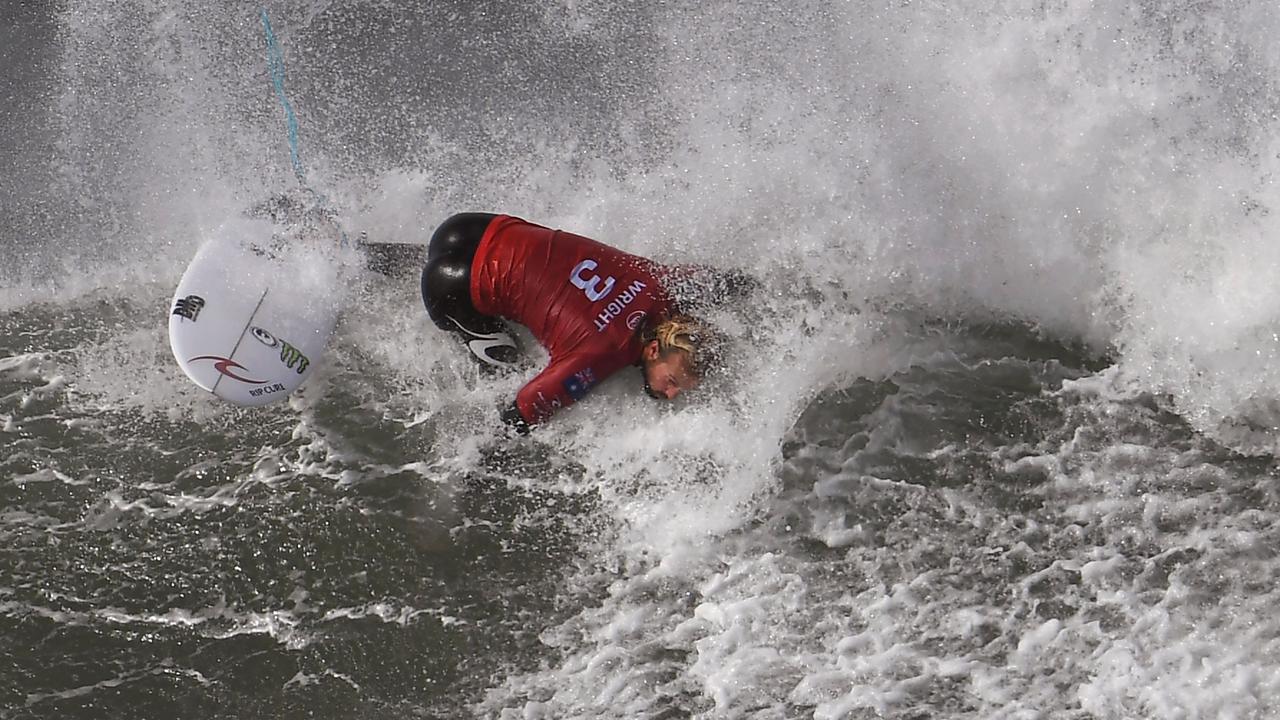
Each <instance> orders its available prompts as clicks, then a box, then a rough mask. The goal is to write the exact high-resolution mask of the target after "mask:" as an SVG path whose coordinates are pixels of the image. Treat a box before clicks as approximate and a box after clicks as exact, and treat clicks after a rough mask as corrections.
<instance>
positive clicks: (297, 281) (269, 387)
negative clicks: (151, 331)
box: [169, 219, 343, 406]
mask: <svg viewBox="0 0 1280 720" xmlns="http://www.w3.org/2000/svg"><path fill="white" fill-rule="evenodd" d="M279 229H280V228H279V227H278V226H276V225H274V224H273V223H271V222H270V221H267V220H260V219H242V220H237V221H235V222H232V223H229V224H227V225H225V226H223V227H222V228H221V229H220V230H219V231H218V232H217V233H216V234H215V235H214V237H212V238H211V239H209V240H208V241H206V242H205V244H204V245H203V246H201V248H200V250H199V251H198V252H197V253H196V256H195V257H194V258H193V259H192V260H191V264H190V265H189V266H187V270H186V272H185V273H183V275H182V280H181V281H180V282H179V283H178V288H177V290H176V291H175V292H174V295H173V303H172V304H171V305H170V308H169V344H170V346H171V347H172V349H173V355H174V358H176V359H177V361H178V365H179V366H180V367H181V368H182V370H183V371H184V372H185V373H186V374H187V376H188V377H190V378H191V380H192V381H193V382H195V384H196V385H198V386H200V387H201V388H203V389H205V390H207V391H209V392H211V393H213V394H214V395H216V396H217V397H219V398H221V399H223V400H226V401H228V402H231V403H234V404H236V405H249V406H253V405H266V404H267V403H270V402H274V401H277V400H280V399H282V398H285V397H287V396H288V395H289V394H290V393H292V392H293V391H294V390H296V389H297V388H298V387H299V386H300V385H302V384H303V383H304V382H305V381H306V379H307V378H308V377H310V376H311V374H312V373H313V372H314V371H315V369H316V366H317V364H318V363H319V361H320V357H321V355H322V353H323V352H324V348H325V344H326V343H327V342H328V340H329V336H330V334H332V332H333V328H334V325H335V324H336V323H337V319H338V313H339V311H340V310H341V307H342V297H343V282H342V279H341V274H342V265H341V263H340V258H339V257H338V256H337V254H336V252H335V250H336V248H335V243H332V242H327V241H324V240H321V239H319V238H313V239H310V240H308V239H306V238H300V237H294V238H285V239H284V241H283V242H282V238H280V237H278V232H277V231H278V230H279Z"/></svg>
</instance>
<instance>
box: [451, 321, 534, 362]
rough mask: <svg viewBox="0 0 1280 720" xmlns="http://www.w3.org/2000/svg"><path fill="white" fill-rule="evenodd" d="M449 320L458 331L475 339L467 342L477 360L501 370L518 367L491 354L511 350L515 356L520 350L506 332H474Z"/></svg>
mask: <svg viewBox="0 0 1280 720" xmlns="http://www.w3.org/2000/svg"><path fill="white" fill-rule="evenodd" d="M449 320H450V321H451V322H452V323H453V324H454V325H457V326H458V329H459V330H461V331H462V332H463V333H464V334H466V335H468V336H470V337H471V338H473V339H471V340H468V341H467V349H468V350H470V351H471V354H472V355H475V356H476V357H477V358H479V359H480V361H481V362H484V363H486V364H489V365H493V366H495V367H501V368H513V367H515V366H516V364H515V363H510V362H503V361H502V360H499V359H497V358H495V357H493V356H492V355H490V354H489V351H490V350H494V349H497V348H511V350H512V351H513V352H512V354H515V352H517V351H518V348H517V347H516V343H515V341H514V340H512V339H511V336H510V335H508V334H506V333H504V332H496V333H478V332H473V331H471V330H468V329H467V328H465V327H463V326H462V323H460V322H458V321H457V320H454V319H453V318H451V317H450V318H449Z"/></svg>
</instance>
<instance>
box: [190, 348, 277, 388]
mask: <svg viewBox="0 0 1280 720" xmlns="http://www.w3.org/2000/svg"><path fill="white" fill-rule="evenodd" d="M199 360H212V361H213V369H214V370H217V371H218V372H220V373H222V374H223V375H225V376H227V377H229V378H231V379H232V380H236V381H239V382H242V383H248V384H249V385H265V384H266V383H267V381H266V380H254V379H252V378H247V377H240V376H239V375H237V374H235V373H234V372H232V371H233V370H244V371H246V372H247V371H248V370H249V368H247V367H245V366H243V365H241V364H240V363H238V362H236V361H235V360H232V359H231V358H224V357H220V356H218V355H201V356H199V357H193V358H191V359H190V360H188V361H187V362H192V363H193V362H197V361H199Z"/></svg>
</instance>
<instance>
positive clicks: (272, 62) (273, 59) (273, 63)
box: [262, 8, 347, 247]
mask: <svg viewBox="0 0 1280 720" xmlns="http://www.w3.org/2000/svg"><path fill="white" fill-rule="evenodd" d="M262 32H263V34H264V35H265V36H266V39H267V69H268V70H270V71H271V84H272V85H273V86H275V89H276V98H278V99H279V100H280V106H281V107H283V108H284V118H285V127H286V129H287V131H288V135H289V161H290V162H291V163H292V164H293V174H294V176H295V177H297V178H298V184H300V185H301V186H302V189H303V190H306V191H307V193H309V194H310V195H311V196H312V197H313V198H315V200H316V204H317V205H318V206H319V207H320V208H321V209H323V208H324V206H325V205H326V202H325V197H324V196H323V195H321V194H320V193H318V192H316V191H315V190H313V189H312V188H311V186H310V185H308V184H307V173H306V171H305V170H303V168H302V157H301V155H300V154H299V152H298V116H297V115H295V114H294V112H293V106H292V105H290V104H289V97H288V96H287V95H285V92H284V53H283V52H281V50H280V43H279V42H277V41H276V34H275V32H273V31H272V30H271V19H270V18H268V17H267V9H266V8H263V9H262ZM331 222H333V225H334V227H335V228H336V229H337V230H338V237H339V242H340V243H341V245H342V247H346V246H347V232H346V230H343V228H342V226H341V225H339V224H338V221H337V220H336V219H331Z"/></svg>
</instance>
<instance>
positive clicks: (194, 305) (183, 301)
mask: <svg viewBox="0 0 1280 720" xmlns="http://www.w3.org/2000/svg"><path fill="white" fill-rule="evenodd" d="M203 307H204V298H202V297H200V296H199V295H188V296H186V297H184V298H178V301H177V302H175V303H174V304H173V314H174V315H177V316H178V317H184V318H186V319H188V320H190V321H192V322H195V320H196V317H197V316H198V315H199V314H200V309H201V308H203Z"/></svg>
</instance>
